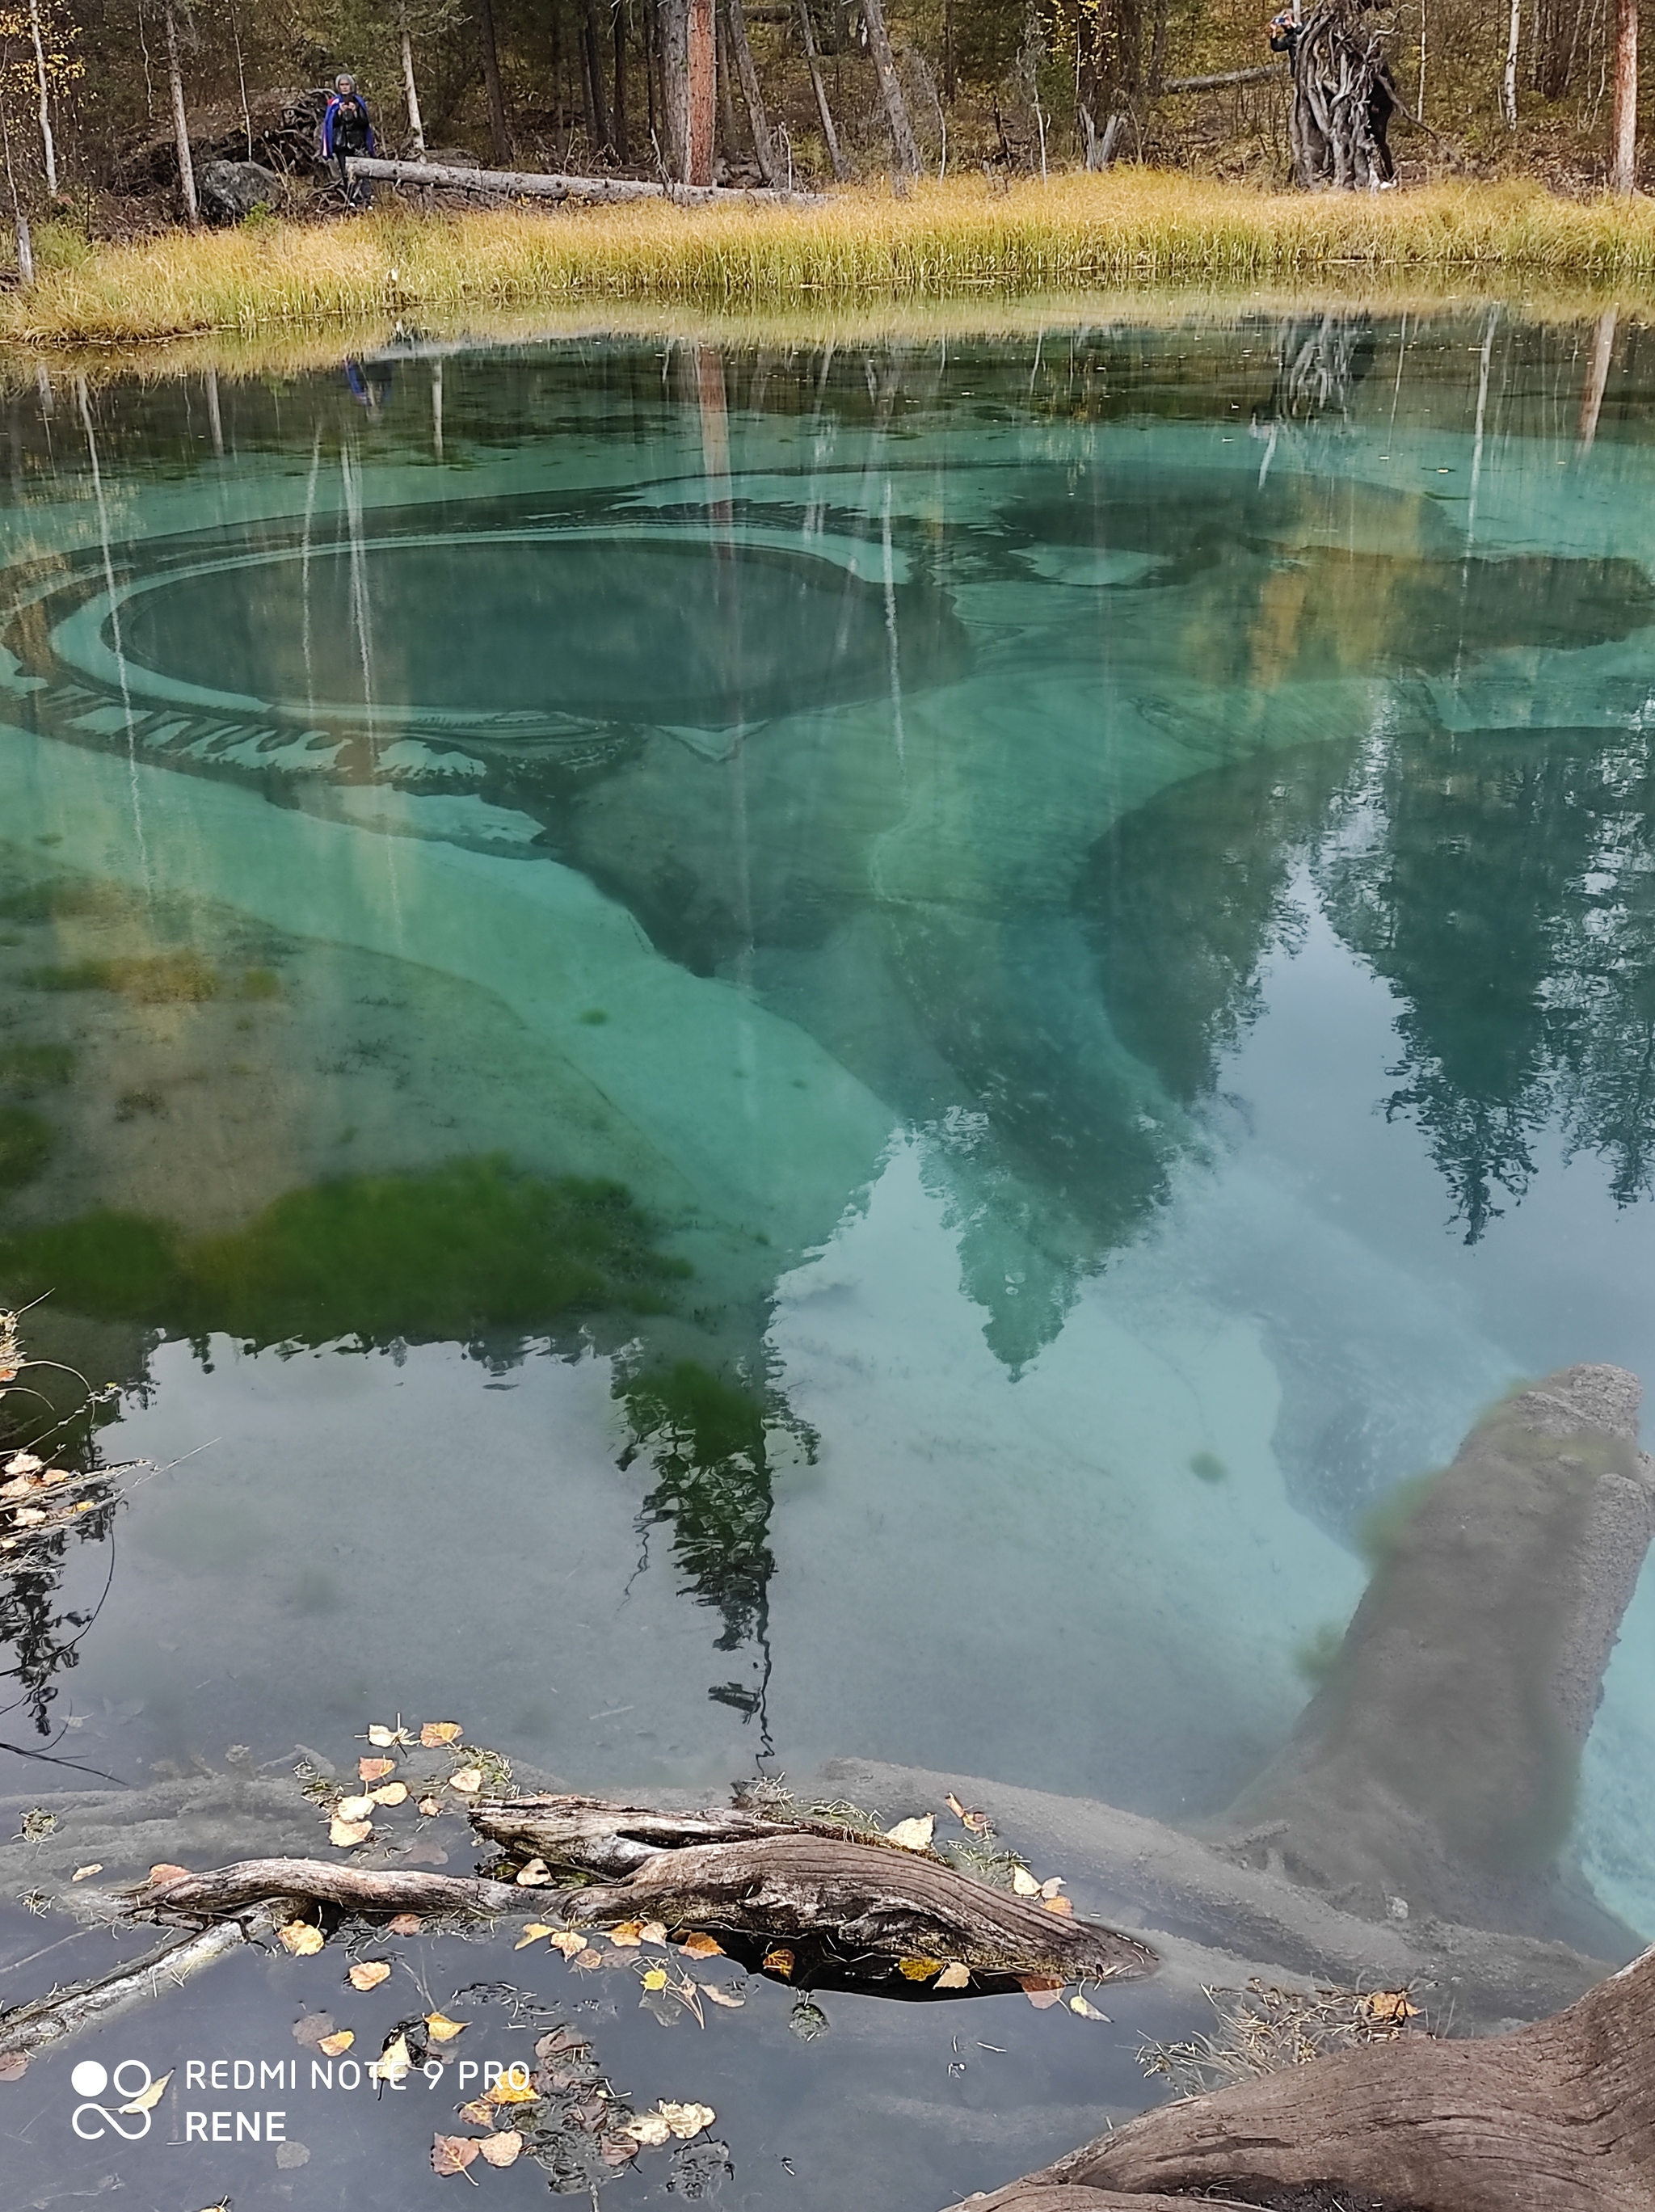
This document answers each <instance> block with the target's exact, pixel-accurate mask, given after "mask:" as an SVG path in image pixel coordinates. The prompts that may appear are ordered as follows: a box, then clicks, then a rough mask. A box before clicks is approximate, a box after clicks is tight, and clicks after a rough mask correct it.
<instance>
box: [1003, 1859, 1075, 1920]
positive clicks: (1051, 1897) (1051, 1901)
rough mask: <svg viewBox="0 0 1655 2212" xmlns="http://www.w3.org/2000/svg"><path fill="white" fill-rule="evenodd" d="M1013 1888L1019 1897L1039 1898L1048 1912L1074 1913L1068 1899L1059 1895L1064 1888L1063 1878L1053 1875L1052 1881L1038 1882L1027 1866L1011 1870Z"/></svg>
mask: <svg viewBox="0 0 1655 2212" xmlns="http://www.w3.org/2000/svg"><path fill="white" fill-rule="evenodd" d="M1011 1887H1012V1888H1013V1889H1014V1890H1015V1892H1016V1893H1017V1895H1018V1896H1019V1897H1038V1898H1039V1899H1040V1902H1041V1904H1042V1905H1045V1907H1046V1911H1048V1912H1073V1911H1074V1910H1075V1908H1074V1906H1073V1905H1071V1904H1070V1901H1069V1899H1067V1898H1066V1897H1060V1896H1059V1895H1058V1891H1059V1890H1060V1889H1061V1888H1062V1887H1063V1878H1062V1876H1061V1875H1055V1874H1054V1875H1052V1879H1051V1880H1050V1881H1035V1879H1034V1875H1032V1874H1030V1872H1029V1870H1028V1868H1027V1867H1026V1866H1015V1867H1013V1869H1011Z"/></svg>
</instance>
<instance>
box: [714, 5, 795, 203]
mask: <svg viewBox="0 0 1655 2212" xmlns="http://www.w3.org/2000/svg"><path fill="white" fill-rule="evenodd" d="M724 21H725V23H726V24H727V25H728V26H729V31H730V45H731V52H733V54H734V56H735V59H736V74H737V76H738V77H739V78H740V79H741V85H742V99H743V102H744V103H745V105H746V107H747V120H748V125H749V128H750V129H751V131H752V133H753V151H754V153H755V155H756V156H757V158H758V164H759V173H760V175H761V177H762V178H763V179H764V181H765V183H766V184H767V185H769V186H770V187H771V189H772V190H774V189H775V188H776V186H777V185H779V183H780V181H781V169H780V167H779V164H778V162H777V160H776V149H775V145H774V143H773V140H772V138H771V136H770V118H768V116H767V115H766V113H765V112H764V94H763V91H762V90H761V87H760V84H759V72H758V70H757V69H756V68H755V65H754V61H753V48H752V46H751V44H750V43H749V40H748V36H747V17H746V15H745V13H744V12H743V7H742V0H724Z"/></svg>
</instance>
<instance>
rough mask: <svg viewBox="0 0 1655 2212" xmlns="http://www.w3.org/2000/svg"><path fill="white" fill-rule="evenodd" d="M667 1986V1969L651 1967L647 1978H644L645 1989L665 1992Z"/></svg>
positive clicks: (646, 1975)
mask: <svg viewBox="0 0 1655 2212" xmlns="http://www.w3.org/2000/svg"><path fill="white" fill-rule="evenodd" d="M666 1985H667V1970H666V1968H665V1967H664V1966H652V1967H650V1968H649V1970H648V1972H646V1974H645V1976H644V1987H645V1988H646V1990H664V1989H665V1987H666Z"/></svg>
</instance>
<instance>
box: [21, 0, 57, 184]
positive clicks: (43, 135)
mask: <svg viewBox="0 0 1655 2212" xmlns="http://www.w3.org/2000/svg"><path fill="white" fill-rule="evenodd" d="M28 27H29V36H30V38H31V39H32V40H33V42H34V82H35V88H36V89H37V91H38V92H39V95H40V159H41V161H42V164H43V165H44V167H45V173H46V192H47V196H48V197H50V198H52V199H54V200H55V199H56V198H57V197H58V148H57V144H56V143H55V141H54V140H53V138H52V102H51V100H50V98H49V97H48V91H47V85H46V50H45V41H44V40H42V38H41V36H40V0H28Z"/></svg>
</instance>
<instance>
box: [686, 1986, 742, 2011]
mask: <svg viewBox="0 0 1655 2212" xmlns="http://www.w3.org/2000/svg"><path fill="white" fill-rule="evenodd" d="M696 1987H697V1988H698V1989H699V1990H700V1992H701V1995H702V1996H704V1997H711V1998H712V2002H713V2003H714V2004H715V2005H722V2006H723V2007H724V2010H725V2011H726V2012H739V2011H740V2010H741V2008H742V2007H743V2005H744V2004H745V2003H746V2002H747V1999H746V1998H745V1997H737V1996H731V1993H730V1991H729V1990H719V1989H715V1988H714V1987H713V1985H712V1983H711V1982H698V1983H697V1984H696Z"/></svg>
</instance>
